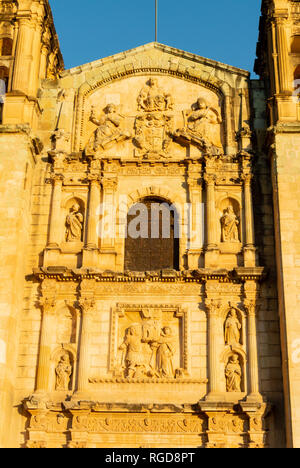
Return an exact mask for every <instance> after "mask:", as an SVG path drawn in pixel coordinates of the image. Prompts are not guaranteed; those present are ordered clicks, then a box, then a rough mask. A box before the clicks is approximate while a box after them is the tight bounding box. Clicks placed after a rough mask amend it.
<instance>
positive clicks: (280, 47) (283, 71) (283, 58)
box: [275, 17, 291, 94]
mask: <svg viewBox="0 0 300 468" xmlns="http://www.w3.org/2000/svg"><path fill="white" fill-rule="evenodd" d="M275 21H276V23H275V24H276V43H277V51H278V71H279V85H280V88H279V90H280V93H283V94H285V93H286V92H287V91H288V90H289V89H291V83H289V82H288V78H289V63H288V62H289V57H288V49H289V48H288V44H287V36H286V29H285V24H286V19H285V18H284V17H283V18H276V19H275Z"/></svg>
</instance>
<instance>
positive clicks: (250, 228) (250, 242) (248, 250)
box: [243, 173, 257, 268]
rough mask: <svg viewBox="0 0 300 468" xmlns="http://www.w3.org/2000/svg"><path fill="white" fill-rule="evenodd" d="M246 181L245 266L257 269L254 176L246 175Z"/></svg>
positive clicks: (244, 177) (244, 176)
mask: <svg viewBox="0 0 300 468" xmlns="http://www.w3.org/2000/svg"><path fill="white" fill-rule="evenodd" d="M243 179H244V204H245V239H244V243H245V247H244V266H245V267H251V268H252V267H255V266H256V264H257V258H256V257H257V255H256V248H255V245H254V221H253V203H252V193H251V180H252V174H251V173H246V174H244V175H243Z"/></svg>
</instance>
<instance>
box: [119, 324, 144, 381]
mask: <svg viewBox="0 0 300 468" xmlns="http://www.w3.org/2000/svg"><path fill="white" fill-rule="evenodd" d="M141 340H142V335H141V331H140V327H139V325H132V326H131V327H129V328H128V329H127V330H126V335H125V338H124V341H123V343H122V344H121V346H120V347H119V349H120V350H121V351H123V353H122V364H121V365H122V367H123V368H125V374H126V377H128V378H139V377H142V376H143V375H144V370H145V362H144V356H143V349H142V341H141Z"/></svg>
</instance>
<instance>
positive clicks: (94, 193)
mask: <svg viewBox="0 0 300 468" xmlns="http://www.w3.org/2000/svg"><path fill="white" fill-rule="evenodd" d="M89 180H90V196H89V208H88V220H87V238H86V248H88V249H97V248H98V233H97V209H98V207H99V205H100V186H99V177H98V176H93V175H91V176H90V177H89Z"/></svg>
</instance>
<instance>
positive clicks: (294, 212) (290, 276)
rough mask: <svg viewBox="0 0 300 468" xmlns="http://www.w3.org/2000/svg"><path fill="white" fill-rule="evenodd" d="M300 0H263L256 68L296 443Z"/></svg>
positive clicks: (299, 429)
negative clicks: (263, 106) (263, 103)
mask: <svg viewBox="0 0 300 468" xmlns="http://www.w3.org/2000/svg"><path fill="white" fill-rule="evenodd" d="M299 20H300V2H299V1H291V0H263V2H262V17H261V21H260V35H259V42H258V47H257V56H258V58H257V61H256V65H255V71H256V73H257V74H259V75H260V77H261V80H264V81H265V88H266V90H267V104H268V106H267V113H268V120H269V122H268V123H269V126H268V131H267V135H266V136H267V138H266V142H267V144H266V146H267V151H268V153H269V159H270V164H271V169H272V184H273V203H274V215H275V231H276V232H275V236H276V256H277V276H278V294H279V314H280V321H281V340H282V344H281V348H282V355H283V373H284V392H285V407H286V427H287V441H288V446H290V447H299V446H300V412H299V408H300V393H299V384H300V357H299V356H300V321H299V306H300V295H299V285H300V235H299V222H300V221H299V220H300V204H299V198H300V99H299V76H300V75H299V70H300V28H299Z"/></svg>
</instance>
